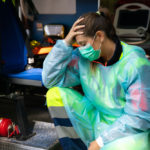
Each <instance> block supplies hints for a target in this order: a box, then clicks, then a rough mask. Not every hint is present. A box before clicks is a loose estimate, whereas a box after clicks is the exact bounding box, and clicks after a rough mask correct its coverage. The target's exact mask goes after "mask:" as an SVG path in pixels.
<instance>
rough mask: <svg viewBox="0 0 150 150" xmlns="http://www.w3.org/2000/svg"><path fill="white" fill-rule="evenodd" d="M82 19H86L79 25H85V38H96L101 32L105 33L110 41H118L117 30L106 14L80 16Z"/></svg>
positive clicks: (93, 13)
mask: <svg viewBox="0 0 150 150" xmlns="http://www.w3.org/2000/svg"><path fill="white" fill-rule="evenodd" d="M80 18H84V19H83V20H82V21H81V22H80V23H79V24H78V25H85V28H84V29H83V32H84V35H85V36H88V37H94V35H95V33H96V32H97V31H98V30H101V31H104V32H105V34H106V36H107V37H108V38H109V39H110V40H112V41H114V42H115V41H116V39H117V35H116V31H115V28H114V26H113V24H112V21H111V20H110V18H109V17H107V16H106V15H105V14H104V12H101V13H100V14H99V13H97V12H89V13H86V14H83V15H82V16H80Z"/></svg>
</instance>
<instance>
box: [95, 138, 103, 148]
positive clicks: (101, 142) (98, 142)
mask: <svg viewBox="0 0 150 150" xmlns="http://www.w3.org/2000/svg"><path fill="white" fill-rule="evenodd" d="M96 142H97V144H98V145H99V146H100V148H102V147H103V146H104V143H103V139H102V137H101V136H99V137H98V138H97V139H96Z"/></svg>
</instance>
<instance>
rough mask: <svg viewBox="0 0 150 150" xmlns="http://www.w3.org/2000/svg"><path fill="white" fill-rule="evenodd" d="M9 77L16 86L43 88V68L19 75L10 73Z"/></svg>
mask: <svg viewBox="0 0 150 150" xmlns="http://www.w3.org/2000/svg"><path fill="white" fill-rule="evenodd" d="M7 77H8V78H9V80H10V81H11V82H12V83H14V84H20V85H29V86H40V87H41V86H43V84H42V69H41V68H32V69H29V70H25V71H22V72H19V73H10V74H7Z"/></svg>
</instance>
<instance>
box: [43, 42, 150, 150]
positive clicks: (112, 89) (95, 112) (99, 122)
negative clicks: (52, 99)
mask: <svg viewBox="0 0 150 150" xmlns="http://www.w3.org/2000/svg"><path fill="white" fill-rule="evenodd" d="M121 45H122V48H123V54H122V57H121V58H120V60H119V61H118V62H117V63H115V64H113V65H111V66H103V65H101V64H97V65H96V68H95V69H92V68H91V65H90V61H89V60H88V59H85V58H83V57H82V56H81V55H80V53H79V51H78V49H76V50H73V48H72V47H71V46H67V45H66V44H65V43H64V41H62V40H59V41H57V43H56V45H55V46H54V48H53V49H52V51H51V52H50V53H49V55H48V56H47V57H46V59H45V61H44V66H43V73H42V77H43V83H44V85H45V86H46V87H47V88H49V89H50V88H52V87H58V88H59V91H60V94H61V97H62V100H63V103H64V105H65V108H66V111H67V114H68V115H69V118H70V120H71V122H72V124H73V126H74V128H75V130H76V132H77V134H78V135H79V136H80V138H81V139H82V140H83V141H84V143H85V144H86V145H87V146H88V145H89V143H90V142H91V141H94V140H95V139H96V138H98V137H99V136H101V137H102V139H103V141H104V144H105V146H104V147H103V148H102V150H110V149H111V150H150V81H149V79H150V62H149V60H148V59H147V58H146V57H145V53H144V51H143V49H142V48H140V47H137V46H132V45H128V44H126V43H124V42H121ZM79 84H81V86H82V89H83V92H84V95H81V94H79V93H78V92H76V91H74V90H72V89H69V88H68V87H72V86H76V85H79ZM66 93H67V94H66Z"/></svg>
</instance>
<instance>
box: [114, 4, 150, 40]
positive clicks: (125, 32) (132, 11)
mask: <svg viewBox="0 0 150 150" xmlns="http://www.w3.org/2000/svg"><path fill="white" fill-rule="evenodd" d="M149 19H150V8H149V7H148V6H146V5H144V4H141V3H128V4H124V5H121V6H120V7H118V8H117V10H116V13H115V18H114V27H115V29H116V32H117V35H118V36H119V37H124V38H134V40H136V41H137V40H138V39H141V38H145V37H146V36H147V31H148V28H149Z"/></svg>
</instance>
